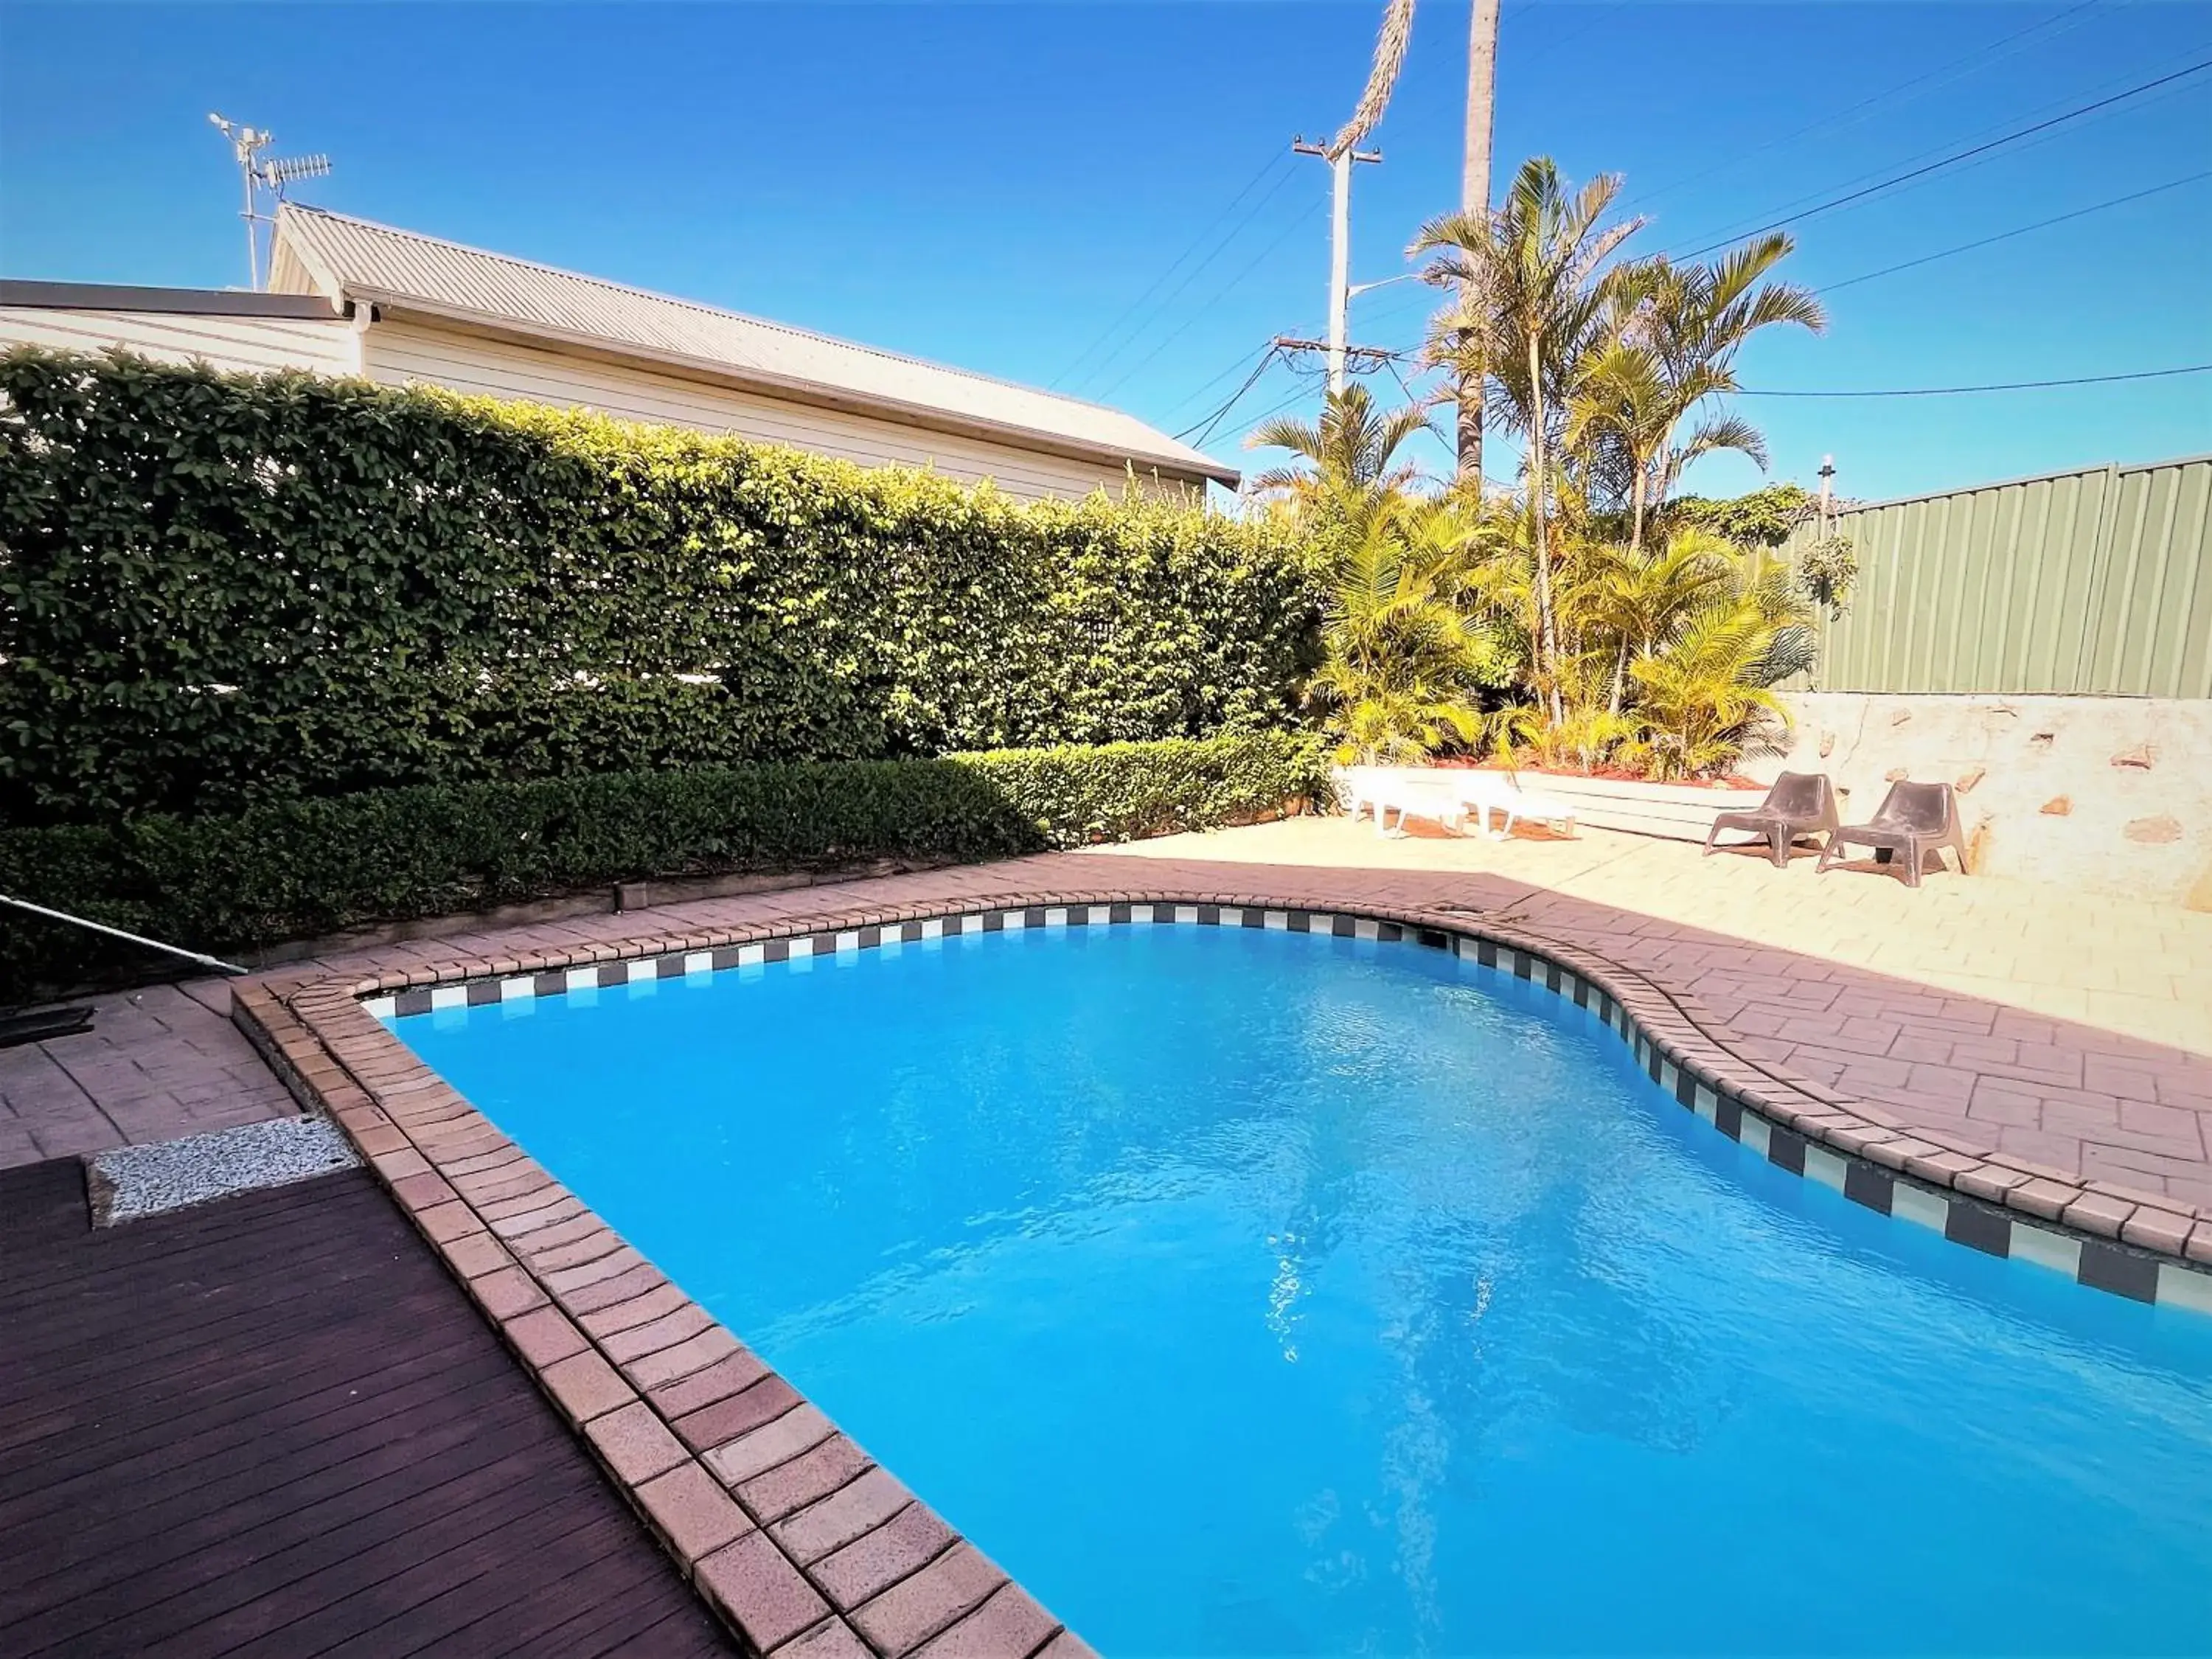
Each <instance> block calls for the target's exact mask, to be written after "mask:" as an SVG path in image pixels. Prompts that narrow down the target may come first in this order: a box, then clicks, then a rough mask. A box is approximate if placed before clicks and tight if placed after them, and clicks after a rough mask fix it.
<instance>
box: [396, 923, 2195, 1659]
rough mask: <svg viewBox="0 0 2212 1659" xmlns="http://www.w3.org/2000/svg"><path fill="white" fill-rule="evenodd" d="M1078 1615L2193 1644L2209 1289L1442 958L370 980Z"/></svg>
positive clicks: (1568, 1646) (980, 960)
mask: <svg viewBox="0 0 2212 1659" xmlns="http://www.w3.org/2000/svg"><path fill="white" fill-rule="evenodd" d="M394 1029H395V1030H397V1031H398V1033H399V1034H400V1035H401V1036H403V1037H404V1039H405V1040H406V1041H407V1042H409V1043H410V1045H411V1046H412V1047H413V1048H415V1049H416V1051H417V1052H418V1053H419V1054H421V1055H422V1057H423V1058H424V1059H425V1060H427V1061H428V1062H429V1063H430V1064H431V1065H432V1066H435V1068H436V1069H437V1070H439V1071H440V1072H441V1073H444V1074H445V1075H446V1076H447V1078H448V1079H451V1080H452V1081H453V1083H454V1084H455V1085H457V1086H459V1088H460V1089H461V1090H462V1091H464V1092H465V1094H466V1095H468V1096H469V1097H470V1098H471V1100H472V1101H473V1102H474V1103H476V1104H477V1106H478V1107H479V1108H481V1109H483V1111H484V1112H485V1113H486V1114H487V1115H489V1116H490V1117H491V1118H492V1119H493V1120H494V1121H495V1122H496V1123H498V1124H499V1126H500V1127H501V1128H503V1129H504V1130H506V1131H507V1133H509V1134H511V1135H512V1136H513V1137H514V1139H517V1140H518V1141H519V1142H520V1144H521V1145H522V1146H524V1147H525V1148H526V1149H527V1150H528V1151H529V1152H532V1154H533V1155H534V1156H535V1157H536V1158H538V1161H539V1162H541V1163H542V1164H544V1165H545V1166H546V1167H547V1168H548V1169H549V1170H550V1171H551V1172H552V1173H553V1174H554V1175H555V1176H557V1177H559V1178H560V1179H561V1180H562V1182H565V1183H566V1184H567V1185H568V1187H569V1188H570V1189H572V1190H573V1191H574V1192H575V1193H576V1194H578V1195H579V1196H580V1197H581V1198H582V1199H583V1200H585V1201H586V1203H588V1204H590V1205H591V1206H592V1207H593V1208H594V1209H596V1210H597V1211H598V1212H599V1214H600V1215H602V1216H603V1217H605V1218H606V1219H607V1220H608V1221H609V1222H610V1223H611V1225H614V1226H615V1227H617V1229H618V1230H620V1231H622V1232H623V1234H625V1235H626V1236H627V1237H629V1239H630V1240H631V1241H632V1242H633V1243H635V1244H636V1245H637V1246H638V1248H639V1249H642V1250H643V1251H645V1252H646V1254H647V1255H650V1256H651V1257H652V1258H653V1260H654V1261H656V1262H657V1263H658V1264H659V1266H660V1267H662V1268H663V1269H664V1270H665V1272H667V1273H669V1274H670V1275H671V1277H673V1278H674V1279H677V1280H678V1282H679V1283H680V1284H681V1285H683V1286H684V1290H685V1291H688V1292H689V1293H690V1295H692V1296H693V1297H696V1298H697V1299H698V1300H700V1301H701V1302H702V1303H703V1304H706V1305H707V1306H708V1308H709V1309H710V1310H712V1311H714V1313H715V1314H716V1315H717V1316H720V1318H721V1319H722V1320H723V1321H724V1322H726V1323H727V1324H728V1325H729V1326H730V1327H731V1328H732V1329H734V1330H736V1331H737V1332H738V1333H739V1334H741V1335H742V1336H744V1338H745V1340H747V1341H748V1342H749V1343H750V1344H751V1345H752V1346H754V1347H756V1348H757V1350H759V1351H760V1352H761V1353H762V1354H763V1357H765V1358H767V1359H769V1361H770V1362H771V1363H772V1364H775V1365H776V1366H777V1368H778V1369H779V1370H781V1371H782V1372H783V1373H784V1374H785V1375H786V1376H788V1377H790V1378H791V1379H792V1381H793V1382H794V1383H796V1384H797V1385H798V1386H799V1388H800V1389H803V1390H805V1392H806V1393H807V1394H808V1395H809V1396H810V1397H811V1398H812V1399H813V1400H814V1401H817V1403H818V1404H819V1405H821V1406H822V1407H823V1409H825V1410H826V1411H828V1412H829V1413H830V1415H831V1416H832V1417H834V1418H836V1419H837V1420H838V1422H839V1423H840V1424H841V1425H842V1426H843V1427H844V1428H845V1429H846V1430H847V1431H848V1432H849V1433H850V1434H852V1435H853V1436H854V1437H855V1438H857V1439H858V1440H860V1442H862V1443H864V1444H866V1446H867V1447H868V1448H869V1449H870V1450H871V1451H872V1452H873V1453H874V1454H875V1455H876V1456H877V1457H878V1458H879V1459H881V1460H882V1461H883V1462H884V1463H885V1464H886V1465H887V1466H888V1467H889V1468H891V1469H892V1470H893V1471H895V1472H896V1474H898V1475H899V1476H900V1477H901V1478H902V1480H905V1481H906V1482H907V1483H908V1485H909V1486H912V1487H914V1488H915V1490H916V1491H917V1492H920V1493H921V1496H922V1497H923V1498H925V1499H927V1501H928V1502H930V1503H931V1504H933V1506H934V1507H935V1508H936V1509H937V1510H939V1512H941V1513H942V1514H944V1515H945V1516H946V1518H947V1519H948V1520H950V1521H951V1522H952V1523H953V1524H954V1525H956V1526H957V1527H958V1528H961V1529H962V1530H963V1532H965V1533H966V1534H967V1535H968V1536H969V1538H971V1539H972V1540H974V1541H975V1542H976V1543H977V1544H978V1545H979V1546H980V1547H982V1548H983V1549H985V1550H987V1551H988V1552H989V1553H992V1554H993V1555H994V1556H996V1557H997V1558H998V1559H999V1560H1000V1562H1001V1563H1002V1564H1003V1565H1005V1566H1006V1568H1007V1569H1008V1570H1009V1571H1012V1573H1013V1574H1014V1575H1015V1576H1016V1577H1017V1578H1018V1579H1020V1580H1021V1581H1022V1582H1023V1583H1025V1584H1026V1585H1027V1586H1028V1587H1029V1588H1030V1589H1031V1590H1032V1591H1034V1592H1035V1593H1036V1595H1038V1596H1039V1598H1040V1599H1042V1601H1045V1602H1047V1603H1048V1605H1049V1606H1050V1607H1052V1608H1053V1609H1054V1612H1056V1613H1059V1614H1060V1616H1062V1617H1064V1618H1066V1620H1068V1622H1069V1624H1070V1625H1071V1626H1073V1627H1074V1628H1075V1629H1076V1630H1078V1631H1079V1632H1082V1633H1083V1634H1084V1635H1085V1636H1086V1637H1088V1638H1090V1639H1091V1641H1093V1642H1094V1643H1096V1644H1097V1645H1098V1646H1099V1647H1100V1648H1101V1649H1102V1650H1103V1651H1105V1652H1107V1653H1109V1654H1117V1653H1118V1654H1144V1653H1224V1654H1226V1653H1308V1652H1311V1653H1339V1652H1356V1651H1371V1652H1431V1653H1451V1652H1468V1651H1502V1652H1515V1651H1554V1652H1558V1651H1592V1650H1607V1651H1678V1652H1679V1651H1702V1652H1714V1651H1785V1650H1798V1651H1803V1650H1829V1651H1863V1652H1905V1651H1911V1652H1929V1651H1959V1652H1963V1651H1992V1652H1994V1651H2004V1652H2023V1651H2054V1652H2055V1651H2063V1652H2087V1651H2107V1652H2129V1651H2149V1650H2156V1651H2174V1650H2197V1649H2202V1648H2204V1647H2205V1646H2206V1645H2207V1644H2208V1643H2212V1590H2209V1589H2207V1586H2208V1584H2212V1320H2206V1319H2204V1318H2203V1317H2202V1316H2197V1315H2193V1314H2191V1313H2189V1312H2187V1311H2185V1310H2176V1309H2172V1308H2167V1307H2146V1306H2142V1305H2138V1304H2132V1303H2129V1302H2126V1301H2124V1300H2121V1299H2119V1298H2118V1297H2108V1296H2102V1295H2099V1294H2096V1293H2094V1292H2091V1291H2085V1290H2083V1289H2081V1288H2080V1287H2079V1286H2076V1285H2074V1284H2072V1283H2070V1282H2069V1281H2068V1280H2067V1279H2063V1278H2062V1277H2061V1276H2059V1275H2058V1274H2056V1273H2050V1272H2048V1271H2046V1270H2045V1269H2043V1268H2039V1267H2036V1266H2034V1265H2033V1264H2032V1263H2029V1262H2027V1261H2016V1260H2015V1261H2007V1260H2002V1259H1999V1258H1996V1257H1991V1256H1986V1255H1978V1254H1976V1253H1975V1252H1972V1251H1970V1250H1966V1249H1962V1248H1960V1247H1959V1246H1958V1245H1955V1244H1952V1243H1948V1242H1946V1241H1945V1240H1944V1239H1942V1237H1939V1236H1938V1235H1936V1234H1935V1233H1932V1232H1929V1231H1923V1230H1922V1229H1919V1228H1916V1227H1913V1226H1911V1225H1905V1224H1904V1223H1901V1222H1899V1221H1894V1220H1892V1219H1889V1218H1885V1217H1883V1216H1881V1215H1877V1214H1875V1212H1872V1211H1869V1210H1868V1209H1865V1208H1863V1207H1861V1206H1858V1205H1856V1204H1853V1203H1850V1202H1849V1201H1848V1200H1845V1199H1844V1197H1843V1196H1841V1195H1840V1194H1837V1193H1835V1192H1832V1191H1831V1190H1830V1189H1829V1188H1826V1187H1825V1186H1822V1185H1820V1184H1818V1183H1817V1182H1811V1181H1806V1180H1801V1179H1799V1178H1797V1177H1796V1176H1791V1175H1789V1174H1786V1173H1784V1171H1782V1170H1778V1169H1777V1168H1775V1167H1774V1166H1773V1165H1772V1164H1769V1163H1767V1162H1766V1161H1765V1159H1764V1158H1760V1157H1759V1156H1758V1155H1757V1154H1756V1153H1755V1152H1753V1151H1752V1150H1750V1149H1749V1148H1747V1147H1745V1146H1741V1145H1739V1144H1738V1143H1737V1142H1736V1141H1735V1140H1732V1139H1728V1138H1726V1137H1724V1136H1723V1135H1720V1134H1718V1133H1715V1132H1714V1131H1713V1130H1712V1129H1711V1127H1709V1126H1707V1125H1706V1124H1705V1123H1703V1122H1701V1121H1699V1120H1698V1119H1697V1118H1695V1117H1693V1116H1692V1115H1691V1114H1689V1113H1686V1112H1684V1111H1682V1110H1681V1109H1680V1108H1679V1107H1677V1106H1675V1105H1674V1104H1673V1103H1672V1102H1671V1101H1670V1100H1668V1098H1667V1097H1664V1096H1662V1094H1661V1093H1660V1092H1659V1091H1658V1090H1657V1089H1656V1087H1655V1086H1654V1085H1652V1084H1651V1083H1650V1080H1649V1079H1647V1078H1646V1077H1645V1076H1644V1074H1643V1073H1641V1072H1639V1071H1638V1070H1637V1069H1636V1068H1635V1067H1634V1066H1633V1065H1632V1062H1631V1060H1630V1059H1629V1057H1628V1054H1627V1051H1626V1048H1625V1047H1624V1045H1622V1044H1621V1042H1620V1041H1619V1039H1618V1038H1617V1037H1615V1036H1613V1034H1612V1033H1610V1032H1609V1031H1607V1030H1604V1029H1603V1028H1601V1026H1600V1025H1599V1024H1597V1022H1596V1020H1595V1018H1594V1017H1593V1016H1591V1015H1589V1014H1587V1013H1585V1012H1582V1011H1581V1010H1578V1009H1577V1008H1575V1007H1574V1006H1572V1005H1571V1004H1569V1003H1567V1002H1565V1001H1564V1000H1562V999H1560V998H1559V997H1558V996H1556V995H1554V994H1552V993H1550V992H1547V991H1546V990H1544V989H1542V988H1541V987H1538V986H1535V985H1532V984H1530V983H1528V982H1527V981H1522V980H1517V979H1515V978H1512V977H1511V976H1510V975H1504V974H1500V973H1498V972H1496V971H1495V970H1489V969H1480V968H1479V967H1476V966H1474V964H1473V963H1469V962H1467V961H1465V960H1463V959H1462V958H1459V957H1454V956H1451V955H1449V954H1448V953H1444V952H1437V951H1424V950H1421V949H1419V948H1417V947H1414V946H1412V945H1392V944H1381V943H1376V942H1371V941H1363V940H1352V939H1333V938H1328V937H1325V936H1317V935H1316V936H1309V935H1298V934H1290V933H1273V932H1265V931H1261V930H1256V929H1231V928H1202V927H1173V926H1163V927H1115V928H1110V929H1108V928H1098V929H1073V930H1065V931H1062V930H1051V931H1030V932H1020V933H987V934H980V935H969V936H966V937H955V938H951V939H943V940H933V941H927V942H921V943H907V944H904V945H901V946H898V947H897V948H895V949H891V948H887V949H882V950H869V951H854V952H847V953H843V954H840V955H837V956H836V957H814V958H811V959H803V960H799V961H793V962H786V963H763V964H760V965H757V966H752V967H745V968H738V969H727V970H725V971H723V972H720V973H716V974H711V975H710V974H704V973H702V974H696V975H689V976H686V977H682V978H669V979H655V980H645V981H639V982H636V983H631V984H624V985H619V986H610V987H604V988H597V989H580V990H576V991H571V992H569V993H568V994H565V995H559V996H547V997H540V998H536V999H526V1000H514V1001H507V1002H500V1003H494V1004H490V1005H488V1006H478V1007H473V1008H451V1009H447V1010H443V1011H441V1012H435V1013H431V1014H427V1015H418V1016H410V1017H406V1018H399V1019H398V1020H396V1021H395V1022H394Z"/></svg>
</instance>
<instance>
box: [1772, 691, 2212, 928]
mask: <svg viewBox="0 0 2212 1659" xmlns="http://www.w3.org/2000/svg"><path fill="white" fill-rule="evenodd" d="M1784 701H1785V702H1787V703H1788V704H1789V706H1790V712H1791V714H1792V715H1793V716H1794V717H1795V719H1796V731H1795V732H1793V734H1792V746H1791V750H1790V755H1789V756H1788V757H1787V758H1785V759H1784V760H1781V761H1778V762H1776V761H1767V762H1764V763H1759V764H1758V765H1755V766H1753V767H1752V768H1751V769H1750V770H1751V771H1752V772H1753V774H1754V775H1757V776H1759V777H1760V778H1762V779H1764V778H1769V777H1771V776H1772V775H1773V774H1774V773H1775V772H1777V771H1780V770H1783V769H1789V770H1792V771H1825V772H1826V773H1827V774H1828V775H1830V776H1831V777H1832V778H1833V779H1835V781H1836V783H1837V786H1838V787H1839V788H1841V789H1844V790H1847V791H1848V792H1849V793H1848V795H1847V797H1846V799H1845V805H1844V816H1845V817H1846V818H1864V817H1869V816H1871V815H1872V813H1873V811H1874V810H1875V807H1876V806H1877V805H1880V804H1881V797H1882V792H1883V791H1884V790H1885V789H1887V787H1888V786H1889V781H1891V780H1893V779H1895V778H1900V777H1910V778H1911V779H1913V780H1914V781H1917V782H1934V781H1943V782H1948V783H1950V784H1952V785H1954V786H1955V787H1957V788H1958V789H1959V790H1960V808H1961V810H1962V811H1964V813H1965V815H1966V831H1967V835H1968V836H1969V838H1970V844H1971V845H1972V848H1973V849H1974V854H1975V868H1976V869H1978V870H1980V871H1982V872H1986V873H1988V874H1991V875H2003V876H2015V877H2021V878H2026V879H2028V880H2035V881H2051V882H2057V883H2062V884H2066V885H2069V886H2072V887H2075V888H2078V889H2081V890H2085V891H2090V892H2105V893H2113V894H2118V895H2121V896H2126V897H2130V898H2138V899H2147V900H2151V901H2154V902H2167V903H2174V904H2184V905H2186V906H2188V907H2189V908H2191V909H2197V910H2212V701H2208V700H2205V699H2202V698H2190V699H2178V698H2160V697H2073V696H1935V695H1927V694H1911V693H1870V692H1854V691H1803V692H1791V693H1788V694H1786V695H1785V697H1784Z"/></svg>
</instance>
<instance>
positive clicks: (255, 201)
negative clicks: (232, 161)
mask: <svg viewBox="0 0 2212 1659" xmlns="http://www.w3.org/2000/svg"><path fill="white" fill-rule="evenodd" d="M208 120H209V122H210V125H213V126H214V127H215V128H216V131H219V132H221V133H222V136H223V137H226V138H228V139H229V140H230V149H231V153H232V154H233V155H235V156H237V157H238V173H239V179H240V183H241V185H243V186H244V189H245V192H246V205H245V207H244V209H243V210H241V211H240V214H239V217H240V218H241V219H243V220H245V221H246V286H247V287H248V288H252V289H259V288H260V286H261V232H260V227H261V226H262V225H264V224H267V225H272V226H273V225H274V224H275V223H276V213H275V211H274V209H273V207H272V210H271V211H270V212H267V213H264V212H263V211H262V210H261V204H262V198H263V197H264V196H266V197H270V198H271V200H272V202H273V204H276V205H281V204H283V200H284V190H285V187H286V186H287V185H292V184H295V183H297V182H298V181H299V180H300V179H320V178H322V177H323V176H324V175H325V173H329V172H330V170H331V158H330V157H329V156H327V155H267V154H264V152H265V151H266V150H267V149H268V148H269V146H270V145H271V144H273V143H276V137H275V136H274V135H273V134H270V133H268V132H264V131H262V130H261V129H260V128H259V127H249V126H241V125H239V124H238V123H237V122H234V121H227V120H225V119H224V118H222V116H220V115H216V114H210V115H209V117H208ZM271 257H272V258H273V257H274V256H273V254H272V256H271Z"/></svg>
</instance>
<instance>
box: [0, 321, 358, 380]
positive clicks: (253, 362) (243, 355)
mask: <svg viewBox="0 0 2212 1659" xmlns="http://www.w3.org/2000/svg"><path fill="white" fill-rule="evenodd" d="M12 345H35V346H45V347H46V348H48V349H52V350H56V351H106V350H107V349H109V348H110V347H112V346H122V347H124V348H125V349H128V350H131V351H135V352H137V353H138V354H139V355H140V356H146V357H153V358H156V359H158V360H160V361H161V362H191V360H192V359H194V358H200V359H204V361H205V362H207V363H208V364H209V365H210V367H212V368H219V369H228V370H231V371H234V372H238V373H250V374H268V373H270V372H271V371H272V370H276V369H280V368H298V369H307V370H309V371H312V372H313V373H315V374H358V373H359V372H360V368H361V360H360V357H359V355H358V353H359V349H360V346H359V339H358V337H357V336H356V334H355V332H354V327H353V325H352V324H351V323H350V322H349V321H348V320H347V319H344V318H342V317H332V318H330V319H318V318H305V317H211V316H200V315H196V314H193V313H184V312H171V311H161V312H155V311H65V310H57V309H52V308H49V307H39V306H0V347H5V346H12Z"/></svg>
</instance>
